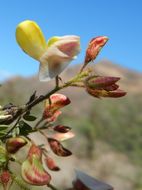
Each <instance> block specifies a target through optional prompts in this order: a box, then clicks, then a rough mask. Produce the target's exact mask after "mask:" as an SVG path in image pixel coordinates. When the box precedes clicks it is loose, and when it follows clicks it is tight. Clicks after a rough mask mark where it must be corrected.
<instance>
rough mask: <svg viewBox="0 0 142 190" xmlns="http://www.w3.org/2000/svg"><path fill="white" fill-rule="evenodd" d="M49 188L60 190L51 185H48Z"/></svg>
mask: <svg viewBox="0 0 142 190" xmlns="http://www.w3.org/2000/svg"><path fill="white" fill-rule="evenodd" d="M47 187H49V188H50V189H52V190H59V189H57V188H56V187H55V186H53V185H51V184H49V185H47Z"/></svg>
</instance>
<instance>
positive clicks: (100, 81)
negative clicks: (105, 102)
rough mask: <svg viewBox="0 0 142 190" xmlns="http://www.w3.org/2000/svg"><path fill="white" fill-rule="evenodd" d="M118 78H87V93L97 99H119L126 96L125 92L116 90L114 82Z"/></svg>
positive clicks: (116, 86) (117, 86)
mask: <svg viewBox="0 0 142 190" xmlns="http://www.w3.org/2000/svg"><path fill="white" fill-rule="evenodd" d="M118 80H120V78H119V77H108V76H107V77H101V76H100V77H96V76H91V77H88V78H87V79H86V81H85V85H86V90H87V92H88V93H89V94H90V95H92V96H94V97H97V98H100V97H111V98H119V97H122V96H125V95H126V92H124V91H122V90H120V89H118V88H119V85H117V84H116V82H117V81H118Z"/></svg>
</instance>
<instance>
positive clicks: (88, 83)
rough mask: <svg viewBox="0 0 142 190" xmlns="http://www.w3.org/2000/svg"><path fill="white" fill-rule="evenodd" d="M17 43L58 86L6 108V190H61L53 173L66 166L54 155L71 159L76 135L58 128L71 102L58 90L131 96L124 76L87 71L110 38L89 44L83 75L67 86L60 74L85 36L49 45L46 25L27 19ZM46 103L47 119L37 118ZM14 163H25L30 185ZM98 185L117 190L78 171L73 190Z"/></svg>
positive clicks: (2, 175) (2, 168)
mask: <svg viewBox="0 0 142 190" xmlns="http://www.w3.org/2000/svg"><path fill="white" fill-rule="evenodd" d="M16 40H17V42H18V44H19V46H20V47H21V48H22V50H23V51H24V52H25V53H27V54H28V55H29V56H31V57H32V58H34V59H35V60H37V61H38V62H39V64H40V67H39V80H40V81H49V80H51V79H53V78H55V87H54V88H53V89H52V90H51V91H50V92H47V93H46V94H44V95H40V96H37V95H36V92H34V93H33V94H32V95H31V96H30V98H29V100H28V102H26V103H25V105H24V106H15V105H13V104H11V103H10V104H7V105H5V106H1V107H0V140H1V145H0V183H1V184H2V186H3V189H4V190H8V189H10V188H11V187H12V185H13V183H16V184H17V185H19V186H20V187H21V189H28V188H26V183H27V184H30V185H36V186H46V187H48V188H51V189H53V190H56V189H58V188H55V187H54V186H53V185H52V177H51V175H50V170H52V171H59V170H60V167H59V166H58V164H56V163H55V161H54V158H52V157H53V156H51V155H50V151H52V152H53V153H54V154H56V155H57V156H60V157H67V156H70V155H71V154H72V153H71V151H70V150H68V149H66V148H65V147H64V146H63V144H62V141H64V140H67V139H69V138H72V137H74V135H75V134H74V133H72V132H71V127H69V126H64V125H62V124H60V123H59V124H58V125H55V121H56V120H57V119H58V117H59V115H60V114H61V113H62V112H61V110H62V109H63V108H64V106H67V105H68V104H70V103H71V101H70V99H69V98H68V97H66V96H65V95H63V94H59V93H58V91H59V90H61V89H64V88H67V87H78V88H82V89H84V90H86V92H87V93H88V94H90V95H91V96H93V97H96V98H102V97H111V98H119V97H122V96H124V95H125V94H126V92H124V91H122V90H120V89H119V85H118V84H116V83H117V82H118V81H119V80H120V78H119V77H111V76H99V75H98V74H97V73H94V71H93V69H91V68H86V66H87V65H88V64H89V63H90V62H93V61H94V60H95V59H96V57H97V55H98V54H99V52H100V50H101V49H102V47H103V46H104V45H105V44H106V42H107V41H108V38H107V37H106V36H99V37H96V38H93V39H92V40H91V41H90V42H89V45H88V47H87V50H86V55H85V58H84V62H83V65H82V66H81V69H80V71H79V72H78V73H77V74H76V75H75V76H74V77H73V78H72V79H70V80H69V81H67V82H63V81H62V79H61V77H60V76H59V75H60V73H61V72H62V71H63V70H64V69H65V68H66V67H67V66H68V64H69V63H70V62H71V61H72V60H74V59H75V58H76V56H77V55H78V53H79V52H80V37H79V36H75V35H66V36H62V37H59V36H54V37H51V38H49V40H48V41H47V42H46V40H45V37H44V35H43V33H42V31H41V29H40V27H39V26H38V25H37V24H36V23H35V22H33V21H30V20H26V21H23V22H21V23H20V24H19V25H18V26H17V29H16ZM60 81H61V82H60ZM43 101H44V102H45V107H44V108H43V113H42V114H41V118H36V116H34V115H32V114H31V112H32V108H33V107H34V106H36V105H37V104H39V103H41V102H43ZM28 121H35V125H34V126H32V127H31V125H30V124H29V122H28ZM48 131H50V132H51V131H52V133H48ZM34 132H39V133H41V135H42V136H43V138H45V139H46V141H47V144H48V145H49V146H48V149H47V146H45V145H44V144H36V142H34V141H33V139H31V137H30V136H29V134H31V133H34ZM23 147H27V149H26V150H27V153H26V154H27V156H26V158H25V160H23V161H19V159H18V155H17V154H16V153H17V152H19V151H20V150H21V149H22V148H23ZM13 162H15V163H17V164H20V167H21V176H22V179H23V181H24V182H23V181H22V179H20V178H19V177H18V176H17V175H16V173H15V172H14V170H13V169H12V168H11V165H12V163H13ZM98 186H99V188H100V189H102V190H105V189H106V190H107V189H112V187H111V186H109V185H106V184H103V183H102V182H99V181H97V180H95V179H92V178H91V177H89V176H87V175H86V174H84V173H82V172H79V171H78V172H77V179H76V181H74V182H73V188H72V189H74V190H87V189H96V187H98ZM101 187H102V188H101Z"/></svg>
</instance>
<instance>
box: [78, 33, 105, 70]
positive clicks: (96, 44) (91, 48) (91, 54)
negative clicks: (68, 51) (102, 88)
mask: <svg viewBox="0 0 142 190" xmlns="http://www.w3.org/2000/svg"><path fill="white" fill-rule="evenodd" d="M107 41H108V37H106V36H98V37H96V38H93V39H92V40H91V41H90V42H89V45H88V48H87V50H86V55H85V60H84V65H83V67H82V68H81V71H82V70H83V69H84V68H85V67H86V65H87V64H88V63H89V62H90V61H93V60H94V59H96V57H97V55H98V54H99V52H100V50H101V49H102V47H103V46H104V45H105V44H106V42H107Z"/></svg>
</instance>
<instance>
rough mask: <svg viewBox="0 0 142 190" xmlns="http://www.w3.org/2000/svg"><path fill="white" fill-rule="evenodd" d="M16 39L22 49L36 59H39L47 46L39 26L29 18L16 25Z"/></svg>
mask: <svg viewBox="0 0 142 190" xmlns="http://www.w3.org/2000/svg"><path fill="white" fill-rule="evenodd" d="M16 40H17V42H18V44H19V45H20V47H21V48H22V49H23V51H24V52H25V53H27V54H28V55H30V56H31V57H33V58H34V59H36V60H39V58H40V57H41V56H42V54H43V53H44V52H45V50H46V48H47V47H46V46H47V45H46V41H45V38H44V36H43V33H42V31H41V29H40V27H39V26H38V25H37V24H36V23H35V22H33V21H30V20H26V21H23V22H21V23H20V24H19V25H18V26H17V29H16Z"/></svg>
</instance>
